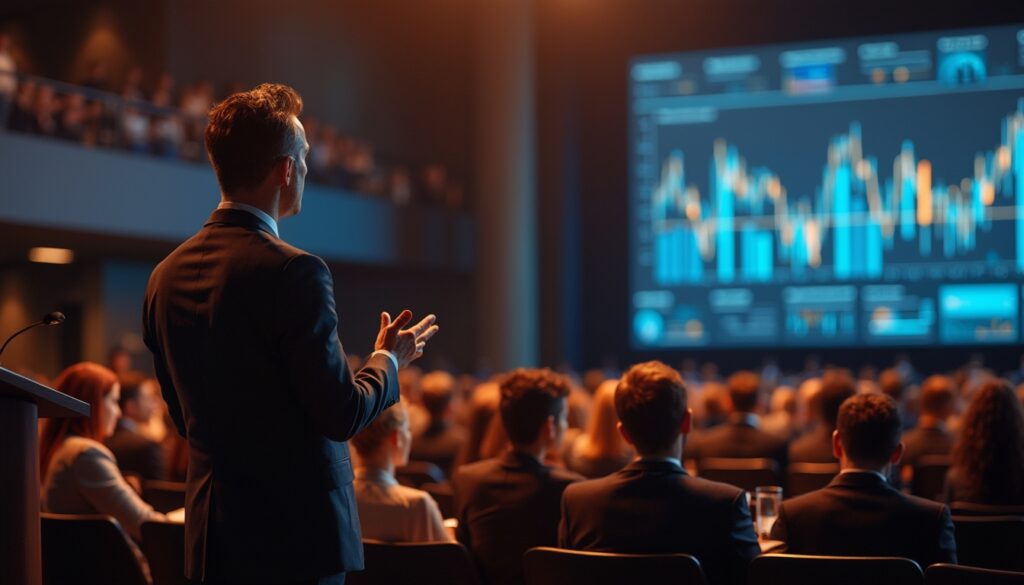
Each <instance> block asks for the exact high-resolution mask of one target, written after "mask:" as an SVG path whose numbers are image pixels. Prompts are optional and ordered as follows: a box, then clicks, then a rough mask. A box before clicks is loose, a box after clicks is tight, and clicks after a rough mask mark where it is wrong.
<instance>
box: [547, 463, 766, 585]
mask: <svg viewBox="0 0 1024 585" xmlns="http://www.w3.org/2000/svg"><path fill="white" fill-rule="evenodd" d="M558 543H559V546H561V547H563V548H571V549H577V550H587V551H596V552H617V553H637V554H640V553H649V554H664V553H685V554H690V555H693V556H695V557H697V559H698V560H699V561H700V563H701V565H702V566H703V567H704V572H705V574H706V575H707V577H708V579H709V581H710V583H711V584H712V585H724V584H736V585H742V584H744V583H746V579H747V565H748V564H749V563H750V561H751V559H753V558H754V557H755V556H757V554H758V552H759V549H758V545H757V537H756V536H755V534H754V526H753V524H752V523H751V518H750V510H749V509H748V507H747V496H746V494H745V493H744V492H743V490H741V489H739V488H737V487H734V486H731V485H728V484H724V483H718V482H713V481H708V480H705V479H700V478H696V477H691V476H690V475H688V474H687V473H686V470H684V469H683V468H682V467H680V466H679V465H678V464H676V463H675V462H673V461H668V460H653V461H647V460H638V461H634V462H633V463H631V464H629V465H627V466H626V467H625V468H623V469H621V470H619V471H617V472H615V473H613V474H611V475H609V476H607V477H602V478H599V479H593V480H590V481H585V482H581V483H577V484H573V485H571V486H569V487H568V488H566V490H565V495H564V496H563V497H562V522H561V524H560V526H559V530H558Z"/></svg>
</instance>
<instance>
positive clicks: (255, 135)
mask: <svg viewBox="0 0 1024 585" xmlns="http://www.w3.org/2000/svg"><path fill="white" fill-rule="evenodd" d="M301 113H302V97H301V96H299V94H298V93H297V92H296V91H295V90H294V89H292V88H290V87H288V86H287V85H281V84H278V83H264V84H262V85H260V86H258V87H256V88H255V89H252V90H249V91H243V92H239V93H236V94H232V95H230V96H228V97H227V98H226V99H225V100H224V101H222V102H220V103H219V104H217V105H216V106H214V107H213V109H212V110H210V119H209V123H208V124H207V126H206V151H207V153H208V154H209V156H210V162H211V163H212V164H213V170H214V171H215V172H216V173H217V180H218V181H219V182H220V186H221V189H223V190H224V192H225V193H231V192H233V191H235V190H237V189H244V188H253V187H256V186H258V185H259V184H260V183H262V182H263V180H264V179H266V178H267V175H269V174H270V171H271V170H272V169H273V168H274V164H275V163H276V162H277V160H278V159H279V158H280V157H282V156H287V155H289V154H292V153H297V152H298V151H299V149H300V148H301V147H302V146H303V145H300V144H297V141H298V139H299V136H298V132H296V129H295V125H294V124H293V123H292V116H298V115H299V114H301Z"/></svg>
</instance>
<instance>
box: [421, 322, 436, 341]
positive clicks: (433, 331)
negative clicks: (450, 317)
mask: <svg viewBox="0 0 1024 585" xmlns="http://www.w3.org/2000/svg"><path fill="white" fill-rule="evenodd" d="M438 329H439V327H438V326H437V325H434V326H433V327H431V328H430V329H427V330H426V331H424V332H423V333H420V334H419V335H418V336H417V337H416V342H417V343H419V342H426V341H427V340H429V339H430V338H431V337H433V336H434V335H435V334H436V333H437V330H438Z"/></svg>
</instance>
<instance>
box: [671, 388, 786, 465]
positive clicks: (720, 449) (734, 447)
mask: <svg viewBox="0 0 1024 585" xmlns="http://www.w3.org/2000/svg"><path fill="white" fill-rule="evenodd" d="M726 385H727V386H728V388H729V400H730V402H731V403H732V413H731V414H730V415H729V419H728V421H726V423H725V424H722V425H719V426H717V427H715V428H713V429H710V430H708V431H707V432H705V433H703V434H702V435H701V436H700V438H699V439H698V440H697V441H696V442H695V443H694V445H693V448H692V450H691V451H690V453H691V454H692V457H693V458H694V459H698V460H699V459H703V458H706V457H763V458H767V459H774V460H775V461H776V463H778V465H779V470H780V472H781V471H782V470H784V469H785V468H786V458H787V451H786V449H787V447H786V440H785V439H781V438H779V437H777V436H775V435H772V434H769V433H766V432H765V431H763V430H761V418H760V417H759V416H758V412H760V410H761V406H762V402H763V400H762V393H761V378H760V377H759V376H758V375H757V374H755V373H753V372H747V371H743V372H737V373H735V374H733V375H732V376H729V379H728V381H727V382H726Z"/></svg>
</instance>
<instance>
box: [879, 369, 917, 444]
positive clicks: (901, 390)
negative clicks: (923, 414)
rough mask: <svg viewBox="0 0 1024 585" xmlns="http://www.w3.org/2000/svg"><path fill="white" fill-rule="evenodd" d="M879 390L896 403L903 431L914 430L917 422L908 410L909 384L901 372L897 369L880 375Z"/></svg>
mask: <svg viewBox="0 0 1024 585" xmlns="http://www.w3.org/2000/svg"><path fill="white" fill-rule="evenodd" d="M878 388H879V390H881V391H882V394H885V395H886V396H888V397H890V398H892V399H893V400H894V401H895V402H896V405H897V406H898V407H899V409H900V418H901V419H902V420H903V429H904V430H907V429H910V428H913V426H914V425H915V424H916V423H917V420H916V417H915V416H913V415H912V413H911V412H909V411H908V409H907V396H906V394H907V382H906V379H905V378H904V377H903V374H902V373H901V371H900V370H899V369H897V368H895V367H892V368H887V369H885V370H882V373H881V374H879V375H878Z"/></svg>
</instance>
